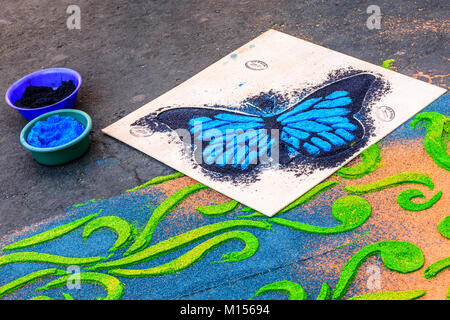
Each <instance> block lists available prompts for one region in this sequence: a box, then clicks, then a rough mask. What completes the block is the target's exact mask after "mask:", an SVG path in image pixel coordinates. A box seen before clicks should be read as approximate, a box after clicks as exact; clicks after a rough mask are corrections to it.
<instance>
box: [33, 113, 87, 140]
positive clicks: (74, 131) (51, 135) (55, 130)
mask: <svg viewBox="0 0 450 320" xmlns="http://www.w3.org/2000/svg"><path fill="white" fill-rule="evenodd" d="M84 129H85V128H84V127H83V125H82V124H81V123H80V122H78V121H77V120H75V119H74V118H72V117H62V116H59V115H54V116H51V117H50V118H48V119H47V120H46V121H38V122H37V123H36V124H35V125H34V126H33V128H32V129H31V131H30V133H29V134H28V137H27V142H28V143H29V144H30V145H32V146H33V147H37V148H52V147H58V146H62V145H64V144H66V143H69V142H70V141H72V140H75V139H76V138H78V137H79V136H80V135H81V134H82V133H83V132H84Z"/></svg>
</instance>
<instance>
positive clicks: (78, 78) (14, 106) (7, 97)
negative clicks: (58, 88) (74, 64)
mask: <svg viewBox="0 0 450 320" xmlns="http://www.w3.org/2000/svg"><path fill="white" fill-rule="evenodd" d="M58 71H68V73H72V74H73V75H75V77H76V78H77V80H78V85H77V86H76V88H75V90H74V91H73V92H72V93H71V94H70V95H68V96H67V97H65V98H64V99H62V100H60V101H58V102H56V103H54V104H49V105H48V106H44V107H40V108H21V107H18V106H16V105H15V104H14V103H13V102H12V101H11V100H10V99H9V95H10V92H11V91H12V90H13V89H15V87H17V86H18V85H19V84H20V83H21V82H24V81H25V80H26V78H28V77H30V76H34V75H38V74H41V73H48V72H58ZM81 83H82V79H81V75H80V74H79V73H78V72H77V71H75V70H73V69H69V68H47V69H42V70H38V71H35V72H32V73H29V74H27V75H26V76H23V77H22V78H20V79H19V80H17V81H16V82H14V83H13V84H12V85H11V86H10V87H9V88H8V90H6V93H5V100H6V103H7V104H8V105H9V106H10V107H11V108H13V109H16V110H21V111H35V110H36V111H37V110H43V109H46V108H50V107H53V106H55V105H57V104H59V103H61V102H63V101H66V100H68V99H70V98H71V97H72V96H73V95H75V94H77V93H78V91H79V90H80V87H81Z"/></svg>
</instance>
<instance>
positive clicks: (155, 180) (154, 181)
mask: <svg viewBox="0 0 450 320" xmlns="http://www.w3.org/2000/svg"><path fill="white" fill-rule="evenodd" d="M181 177H184V174H182V173H181V172H177V173H174V174H170V175H168V176H161V177H156V178H153V179H152V180H150V181H147V182H146V183H144V184H141V185H140V186H137V187H134V188H132V189H128V190H127V191H125V192H133V191H137V190H140V189H144V188H147V187H150V186H155V185H158V184H161V183H163V182H167V181H170V180H174V179H177V178H181Z"/></svg>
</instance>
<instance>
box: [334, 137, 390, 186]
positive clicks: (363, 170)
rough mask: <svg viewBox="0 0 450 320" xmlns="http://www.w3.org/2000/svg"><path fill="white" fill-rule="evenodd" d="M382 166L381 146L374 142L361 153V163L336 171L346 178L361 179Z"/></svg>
mask: <svg viewBox="0 0 450 320" xmlns="http://www.w3.org/2000/svg"><path fill="white" fill-rule="evenodd" d="M380 166H381V155H380V146H379V145H378V144H374V145H372V146H370V147H369V148H367V149H366V150H364V151H363V152H362V153H361V163H360V164H359V165H357V166H354V167H344V168H341V169H339V170H338V171H336V174H337V175H338V176H341V177H343V178H345V179H359V178H362V177H364V176H365V175H367V174H369V173H372V172H374V171H375V170H377V169H378V168H379V167H380Z"/></svg>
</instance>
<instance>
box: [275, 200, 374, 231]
mask: <svg viewBox="0 0 450 320" xmlns="http://www.w3.org/2000/svg"><path fill="white" fill-rule="evenodd" d="M331 212H332V215H333V217H334V218H335V219H336V220H338V221H340V222H341V224H340V225H338V226H335V227H319V226H312V225H309V224H306V223H302V222H298V221H292V220H287V219H282V218H271V219H269V221H270V222H273V223H276V224H279V225H282V226H285V227H288V228H291V229H294V230H298V231H303V232H309V233H315V234H335V233H341V232H347V231H350V230H354V229H356V228H358V227H360V226H361V225H363V224H364V223H365V222H366V221H367V219H369V217H370V216H371V214H372V208H371V207H370V204H369V202H367V200H365V199H364V198H362V197H359V196H345V197H342V198H339V199H337V200H336V201H334V202H333V204H332V205H331Z"/></svg>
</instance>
